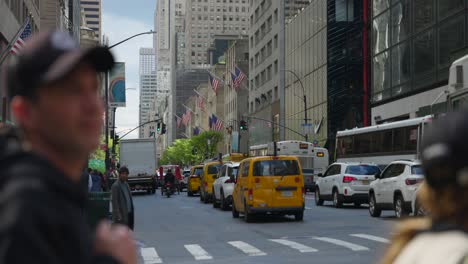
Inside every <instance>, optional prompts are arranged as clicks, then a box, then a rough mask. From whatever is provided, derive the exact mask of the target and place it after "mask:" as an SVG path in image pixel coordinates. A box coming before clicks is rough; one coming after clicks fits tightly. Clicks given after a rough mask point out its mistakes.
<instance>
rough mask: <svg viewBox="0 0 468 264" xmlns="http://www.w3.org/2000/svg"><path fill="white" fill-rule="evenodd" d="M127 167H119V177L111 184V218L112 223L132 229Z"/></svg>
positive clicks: (133, 214) (132, 208)
mask: <svg viewBox="0 0 468 264" xmlns="http://www.w3.org/2000/svg"><path fill="white" fill-rule="evenodd" d="M128 174H129V171H128V168H127V167H121V168H120V169H119V178H118V179H117V180H116V181H115V182H114V184H112V188H111V199H112V219H113V221H114V223H117V224H124V225H127V226H128V227H129V228H130V229H132V230H133V227H134V221H135V213H134V212H135V210H134V207H133V198H132V192H131V190H130V186H129V185H128V183H127V181H128Z"/></svg>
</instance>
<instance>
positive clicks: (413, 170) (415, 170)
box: [411, 165, 423, 175]
mask: <svg viewBox="0 0 468 264" xmlns="http://www.w3.org/2000/svg"><path fill="white" fill-rule="evenodd" d="M411 174H413V175H423V170H422V167H421V165H414V166H411Z"/></svg>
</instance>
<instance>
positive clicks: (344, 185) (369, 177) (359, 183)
mask: <svg viewBox="0 0 468 264" xmlns="http://www.w3.org/2000/svg"><path fill="white" fill-rule="evenodd" d="M379 173H380V169H379V167H378V166H377V165H375V164H363V163H333V164H332V165H330V167H328V169H327V171H325V174H323V175H322V174H319V175H318V176H319V178H318V180H317V185H316V190H315V204H316V205H318V206H320V205H323V202H324V200H331V201H333V205H334V206H335V207H341V206H342V205H343V203H354V205H356V206H360V205H361V204H363V203H367V202H368V193H369V185H370V183H371V182H372V181H373V180H374V179H375V177H374V175H376V174H379Z"/></svg>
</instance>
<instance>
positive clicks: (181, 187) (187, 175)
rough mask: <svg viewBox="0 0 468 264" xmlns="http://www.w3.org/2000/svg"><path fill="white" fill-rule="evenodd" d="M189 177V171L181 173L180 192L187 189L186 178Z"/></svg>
mask: <svg viewBox="0 0 468 264" xmlns="http://www.w3.org/2000/svg"><path fill="white" fill-rule="evenodd" d="M189 176H190V170H184V171H183V172H182V180H181V181H180V183H179V184H180V190H181V191H182V190H183V189H185V188H187V183H188V178H189Z"/></svg>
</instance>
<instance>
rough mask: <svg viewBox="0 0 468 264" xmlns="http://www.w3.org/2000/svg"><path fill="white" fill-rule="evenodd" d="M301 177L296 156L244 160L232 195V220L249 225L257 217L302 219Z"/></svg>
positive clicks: (302, 183) (302, 191) (302, 181)
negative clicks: (274, 215)
mask: <svg viewBox="0 0 468 264" xmlns="http://www.w3.org/2000/svg"><path fill="white" fill-rule="evenodd" d="M304 196H305V192H304V177H303V175H302V169H301V165H300V163H299V160H298V158H297V157H295V156H259V157H252V158H247V159H244V160H243V161H242V162H241V163H240V166H239V172H238V173H237V178H236V184H235V187H234V191H233V193H232V217H234V218H237V217H239V214H243V215H244V219H245V221H246V222H251V221H252V217H254V216H255V215H257V214H264V215H270V214H276V215H294V217H295V219H296V221H302V220H303V218H304V201H305V200H304V199H305V197H304Z"/></svg>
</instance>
